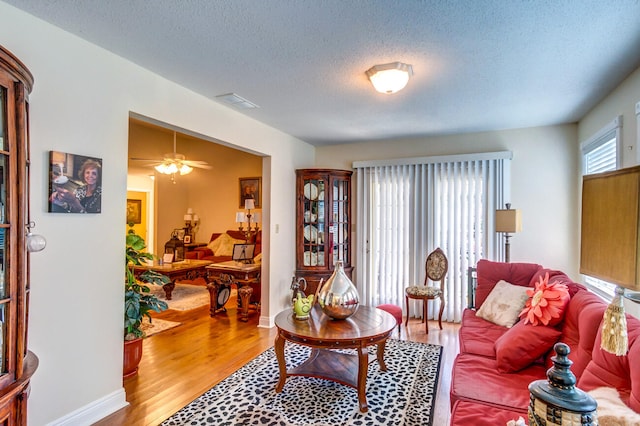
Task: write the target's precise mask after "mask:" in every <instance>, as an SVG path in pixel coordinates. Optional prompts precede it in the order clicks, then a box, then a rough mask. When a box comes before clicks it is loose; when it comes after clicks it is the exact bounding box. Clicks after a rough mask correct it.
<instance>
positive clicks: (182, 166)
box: [180, 164, 193, 175]
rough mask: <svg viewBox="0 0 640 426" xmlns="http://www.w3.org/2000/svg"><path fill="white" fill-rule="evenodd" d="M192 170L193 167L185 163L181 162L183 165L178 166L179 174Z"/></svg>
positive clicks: (186, 173) (185, 173)
mask: <svg viewBox="0 0 640 426" xmlns="http://www.w3.org/2000/svg"><path fill="white" fill-rule="evenodd" d="M192 171H193V167H189V166H187V165H186V164H183V165H181V166H180V174H181V175H188V174H189V173H191V172H192Z"/></svg>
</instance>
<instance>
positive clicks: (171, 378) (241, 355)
mask: <svg viewBox="0 0 640 426" xmlns="http://www.w3.org/2000/svg"><path fill="white" fill-rule="evenodd" d="M227 306H235V304H234V300H233V299H230V300H229V302H228V303H227ZM236 314H237V310H236V309H235V308H227V312H226V313H221V314H219V315H216V317H215V318H210V317H209V307H208V306H206V307H202V308H198V309H194V310H191V311H185V312H178V311H166V312H163V313H161V314H158V315H156V316H155V317H156V318H162V319H166V320H170V321H179V322H181V323H182V324H181V325H180V326H178V327H175V328H172V329H170V330H167V331H164V332H161V333H159V334H155V335H153V336H150V337H148V338H147V339H145V342H144V355H143V358H142V362H141V364H140V369H139V372H138V374H137V375H136V376H134V377H132V378H129V379H127V380H125V381H124V387H125V390H126V393H127V401H128V402H129V404H130V405H129V406H127V407H125V408H123V409H121V410H119V411H118V412H116V413H114V414H112V415H110V416H109V417H106V418H104V419H102V420H101V421H99V422H97V423H95V425H98V426H107V425H108V426H114V425H127V426H129V425H158V424H159V423H161V422H162V421H164V420H165V419H167V418H168V417H170V416H171V415H172V414H174V413H175V412H176V411H178V410H179V409H180V408H182V407H183V406H185V405H186V404H188V403H189V402H191V401H192V400H194V399H195V398H197V397H198V396H200V395H201V394H203V393H204V392H205V391H207V390H208V389H210V388H211V387H212V386H214V385H215V384H216V383H218V382H220V381H222V380H223V379H224V378H226V377H227V376H229V375H230V374H231V373H233V372H234V371H236V370H237V369H238V368H240V367H241V366H242V365H244V364H245V363H246V362H247V361H249V360H251V359H252V358H254V357H255V356H257V355H259V354H260V353H262V352H263V351H265V350H266V349H268V348H269V347H271V346H272V345H273V342H274V339H275V332H276V329H275V327H274V328H272V329H265V328H258V327H257V324H258V316H257V315H256V314H255V313H254V312H252V311H250V316H249V321H248V322H247V323H244V322H241V321H237V320H236V318H237V315H236ZM442 326H443V330H440V329H439V328H438V323H437V321H430V322H429V334H428V335H427V334H425V330H424V323H421V322H420V321H419V320H417V319H413V320H410V321H409V326H408V328H405V327H404V325H403V326H402V336H401V337H400V338H401V339H403V340H412V341H416V342H424V343H433V344H437V345H441V346H443V353H442V362H441V367H440V380H439V383H438V393H437V398H436V406H435V412H434V421H433V424H434V425H438V426H441V425H448V424H449V412H450V406H449V388H450V385H451V366H452V363H453V360H454V358H455V356H456V354H457V352H458V329H459V325H458V324H448V323H443V324H442ZM393 337H394V338H398V332H397V330H396V331H394V335H393Z"/></svg>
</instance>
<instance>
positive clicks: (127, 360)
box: [122, 338, 142, 379]
mask: <svg viewBox="0 0 640 426" xmlns="http://www.w3.org/2000/svg"><path fill="white" fill-rule="evenodd" d="M141 359H142V338H140V339H134V340H125V341H124V362H123V366H122V377H123V378H125V379H126V378H127V377H132V376H135V375H136V374H137V373H138V364H140V360H141Z"/></svg>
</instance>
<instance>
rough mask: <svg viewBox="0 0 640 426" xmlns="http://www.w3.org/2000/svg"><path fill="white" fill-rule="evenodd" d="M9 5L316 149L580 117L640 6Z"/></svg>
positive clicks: (194, 1)
mask: <svg viewBox="0 0 640 426" xmlns="http://www.w3.org/2000/svg"><path fill="white" fill-rule="evenodd" d="M5 2H6V3H9V4H12V5H14V6H16V7H18V8H20V9H23V10H25V11H26V12H29V13H31V14H33V15H35V16H37V17H39V18H42V19H44V20H45V21H48V22H50V23H52V24H54V25H56V26H58V27H60V28H63V29H65V30H67V31H69V32H71V33H74V34H77V35H78V36H80V37H82V38H84V39H86V40H88V41H90V42H92V43H95V44H97V45H99V46H102V47H104V48H105V49H108V50H110V51H112V52H114V53H116V54H118V55H120V56H122V57H125V58H128V59H129V60H131V61H133V62H135V63H137V64H139V65H141V66H143V67H145V68H147V69H149V70H152V71H154V72H156V73H158V74H160V75H162V76H164V77H166V78H168V79H170V80H173V81H175V82H177V83H179V84H181V85H183V86H185V87H187V88H189V89H191V90H193V91H195V92H198V93H201V94H202V95H204V96H207V97H209V98H211V99H215V96H217V95H221V94H226V93H230V92H234V93H237V94H238V95H240V96H242V97H244V98H246V99H248V100H249V101H251V102H253V103H255V104H257V105H258V106H259V107H260V108H259V109H253V110H243V111H242V112H243V113H244V114H246V115H248V116H250V117H253V118H255V119H257V120H259V121H262V122H264V123H266V124H269V125H271V126H273V127H275V128H278V129H280V130H282V131H284V132H286V133H289V134H291V135H293V136H296V137H298V138H300V139H302V140H305V141H307V142H309V143H313V144H316V145H321V144H333V143H346V142H357V141H365V140H374V139H375V140H378V139H390V138H405V137H418V136H424V135H439V134H450V133H461V132H471V131H485V130H496V129H508V128H522V127H531V126H540V125H551V124H558V123H567V122H575V121H577V120H579V119H580V118H581V117H582V116H583V115H584V114H585V113H586V112H588V111H589V109H590V108H592V107H593V106H594V105H595V104H596V103H597V102H598V101H599V100H601V99H602V97H603V96H604V95H606V94H607V93H608V92H610V91H611V90H612V89H613V88H614V87H616V86H617V85H618V84H619V83H620V82H621V81H622V80H623V79H624V78H625V77H626V76H627V75H628V74H629V73H630V72H632V71H633V70H634V69H636V68H637V67H638V66H640V1H637V0H629V1H621V0H611V1H602V0H597V1H593V0H568V1H561V0H548V1H541V0H538V1H536V0H531V1H517V0H504V1H486V0H461V1H454V0H452V1H444V0H443V1H417V0H377V1H374V0H369V1H364V0H360V1H359V0H349V1H344V0H323V1H318V0H262V1H259V0H219V1H213V0H189V1H179V0H154V1H146V0H109V1H104V0H47V1H42V0H5ZM393 61H402V62H406V63H410V64H412V65H413V70H414V76H413V78H412V79H411V80H410V81H409V84H408V86H407V87H406V88H405V89H404V90H403V91H401V92H399V93H397V94H394V95H384V94H380V93H377V92H375V91H374V90H373V88H372V86H371V85H370V83H369V81H368V80H367V77H366V75H365V71H366V70H367V69H368V68H370V67H371V66H373V65H375V64H383V63H387V62H393ZM639 100H640V99H639Z"/></svg>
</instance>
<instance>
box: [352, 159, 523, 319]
mask: <svg viewBox="0 0 640 426" xmlns="http://www.w3.org/2000/svg"><path fill="white" fill-rule="evenodd" d="M510 159H511V152H497V153H483V154H470V155H459V156H443V157H422V158H410V159H396V160H386V161H385V160H380V161H367V162H364V161H363V162H355V163H354V168H355V170H356V183H357V185H358V189H357V191H356V193H357V203H356V207H357V217H358V221H357V224H356V226H357V232H356V235H357V238H358V242H357V244H356V246H357V247H362V248H363V249H362V250H358V251H357V252H356V257H357V265H358V271H359V272H358V274H357V277H356V278H357V284H356V285H357V286H358V289H359V290H360V292H361V293H360V294H361V296H362V300H363V303H364V304H366V305H369V306H376V305H379V304H382V303H391V304H395V305H400V306H402V305H404V303H403V302H404V289H405V287H407V286H408V285H410V284H412V283H416V284H422V282H423V281H424V274H425V259H426V257H427V255H428V254H429V253H430V252H431V251H433V250H434V249H435V248H436V247H440V248H441V249H442V250H443V251H444V252H445V254H446V256H447V258H448V260H449V271H448V273H447V280H446V285H447V289H446V291H445V298H446V302H445V307H444V315H443V318H444V320H445V321H453V322H460V320H461V318H462V311H463V310H464V308H466V306H467V294H466V292H467V286H466V284H467V271H468V269H469V267H471V266H475V264H476V262H477V261H478V260H479V259H480V258H482V257H489V258H491V257H496V254H497V253H498V252H499V251H500V249H501V248H502V245H501V244H499V237H500V236H499V235H498V234H497V233H496V232H494V224H493V221H492V220H488V215H489V212H493V211H495V210H496V208H497V206H501V205H503V204H504V201H505V196H506V194H505V193H506V189H505V187H506V186H507V185H505V182H508V181H509V170H510V166H509V163H510ZM429 303H431V305H430V306H429V309H428V311H429V313H430V315H433V313H434V312H437V311H438V310H437V309H436V308H439V306H437V305H434V304H437V303H439V302H437V301H434V302H429ZM411 311H412V312H418V311H420V309H416V308H412V309H411Z"/></svg>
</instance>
